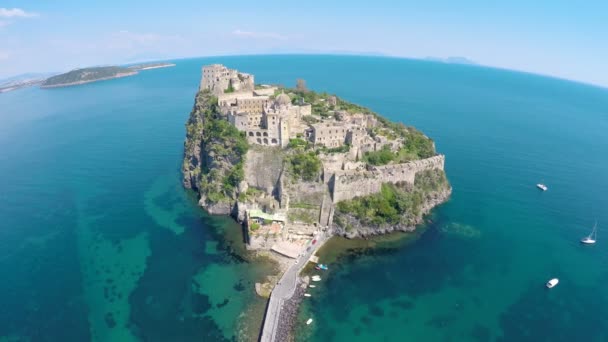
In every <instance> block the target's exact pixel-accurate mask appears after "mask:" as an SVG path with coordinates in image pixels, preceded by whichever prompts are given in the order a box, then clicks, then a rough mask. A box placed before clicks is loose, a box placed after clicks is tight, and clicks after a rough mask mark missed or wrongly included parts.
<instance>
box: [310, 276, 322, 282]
mask: <svg viewBox="0 0 608 342" xmlns="http://www.w3.org/2000/svg"><path fill="white" fill-rule="evenodd" d="M311 279H312V281H320V280H321V277H320V276H318V275H314V276H312V278H311Z"/></svg>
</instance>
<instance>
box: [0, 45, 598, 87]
mask: <svg viewBox="0 0 608 342" xmlns="http://www.w3.org/2000/svg"><path fill="white" fill-rule="evenodd" d="M239 56H244V57H245V56H343V57H375V58H386V59H404V60H412V61H421V62H428V63H435V64H448V65H459V66H463V67H477V68H485V69H495V70H500V71H509V72H514V73H521V74H527V75H532V76H537V77H545V78H551V79H554V80H559V81H565V82H571V83H576V84H580V85H585V86H589V87H593V88H598V89H601V90H604V91H608V85H603V84H597V83H592V82H589V81H583V80H578V79H571V78H565V77H562V76H556V75H550V74H543V73H540V72H535V71H528V70H520V69H510V68H508V67H502V66H495V65H489V64H484V63H480V62H478V61H476V60H470V59H469V58H468V57H466V56H448V57H436V56H426V57H411V56H401V55H391V54H385V53H382V52H377V53H373V52H369V53H361V52H352V53H349V52H348V51H341V52H331V51H328V52H322V51H318V52H273V53H255V52H252V53H226V54H217V55H198V56H183V57H172V58H163V59H148V58H143V59H139V60H135V61H129V62H124V63H116V64H96V65H92V66H84V67H82V66H79V67H73V68H70V69H64V70H66V71H61V72H57V73H56V74H55V75H59V74H62V73H65V72H69V71H72V70H76V69H82V68H93V67H98V66H114V65H116V66H124V65H129V64H136V63H149V62H166V61H177V60H187V59H199V58H223V57H239ZM450 57H462V58H465V59H467V60H469V61H471V63H458V62H448V61H444V60H446V59H448V58H450ZM435 58H436V59H435ZM55 72H56V71H41V72H24V73H19V74H16V75H13V76H8V77H4V78H2V79H0V81H2V80H5V79H10V78H14V77H17V76H19V75H25V74H30V73H34V74H35V73H38V74H44V73H55Z"/></svg>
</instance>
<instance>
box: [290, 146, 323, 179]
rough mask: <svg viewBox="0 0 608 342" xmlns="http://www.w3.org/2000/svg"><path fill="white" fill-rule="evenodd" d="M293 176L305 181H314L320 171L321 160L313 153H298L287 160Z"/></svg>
mask: <svg viewBox="0 0 608 342" xmlns="http://www.w3.org/2000/svg"><path fill="white" fill-rule="evenodd" d="M289 162H290V164H291V170H292V172H293V174H294V175H295V176H297V177H299V178H301V179H303V180H305V181H309V182H311V181H314V180H316V179H317V177H319V172H320V171H321V160H320V159H319V157H317V155H316V154H315V153H314V152H308V153H305V152H300V153H297V154H294V155H293V156H291V157H290V158H289Z"/></svg>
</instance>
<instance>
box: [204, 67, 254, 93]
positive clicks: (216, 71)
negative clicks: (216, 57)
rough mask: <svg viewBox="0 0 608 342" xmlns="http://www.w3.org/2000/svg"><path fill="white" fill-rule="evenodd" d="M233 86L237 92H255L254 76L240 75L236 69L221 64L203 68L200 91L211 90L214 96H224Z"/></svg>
mask: <svg viewBox="0 0 608 342" xmlns="http://www.w3.org/2000/svg"><path fill="white" fill-rule="evenodd" d="M230 84H232V88H234V91H235V92H243V91H253V88H254V78H253V75H250V74H245V73H240V72H238V71H237V70H235V69H228V68H226V67H225V66H223V65H221V64H213V65H207V66H204V67H203V76H202V79H201V85H200V90H205V89H206V90H210V91H211V93H213V94H214V95H216V96H217V95H222V94H224V91H225V90H226V89H228V86H229V85H230Z"/></svg>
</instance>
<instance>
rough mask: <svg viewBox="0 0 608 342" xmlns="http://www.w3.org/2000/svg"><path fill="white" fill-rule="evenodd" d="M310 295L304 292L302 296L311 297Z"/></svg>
mask: <svg viewBox="0 0 608 342" xmlns="http://www.w3.org/2000/svg"><path fill="white" fill-rule="evenodd" d="M311 296H312V295H311V294H310V293H305V294H304V297H311Z"/></svg>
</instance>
